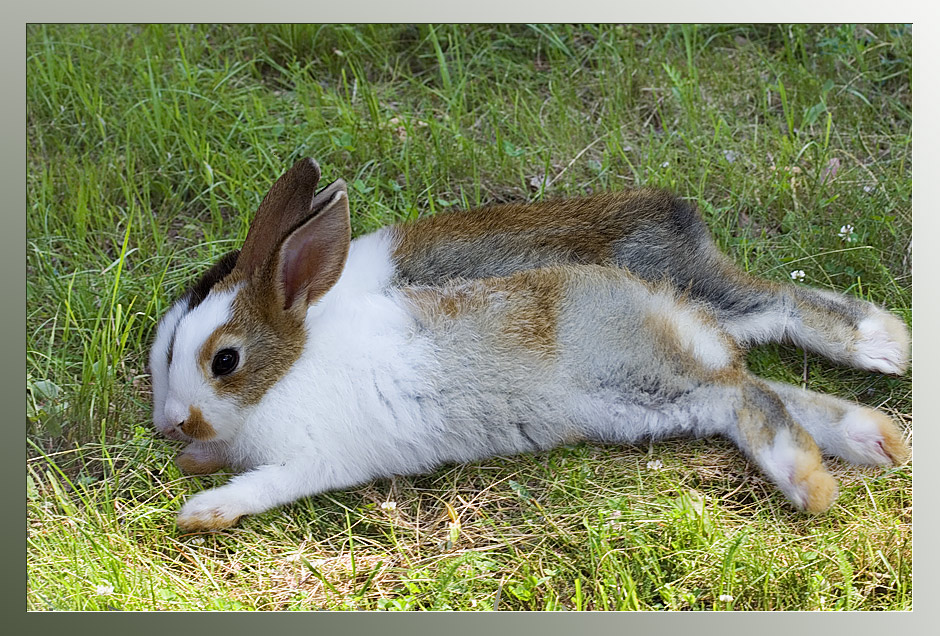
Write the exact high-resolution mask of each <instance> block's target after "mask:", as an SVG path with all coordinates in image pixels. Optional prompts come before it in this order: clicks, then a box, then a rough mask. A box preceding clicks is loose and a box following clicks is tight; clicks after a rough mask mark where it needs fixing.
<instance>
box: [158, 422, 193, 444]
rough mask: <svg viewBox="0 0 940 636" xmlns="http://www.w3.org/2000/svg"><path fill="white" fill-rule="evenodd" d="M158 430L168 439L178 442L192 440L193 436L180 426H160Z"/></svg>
mask: <svg viewBox="0 0 940 636" xmlns="http://www.w3.org/2000/svg"><path fill="white" fill-rule="evenodd" d="M157 431H158V432H159V433H160V434H161V435H163V436H164V437H166V438H167V439H172V440H176V441H177V442H191V441H192V438H191V437H189V436H188V435H186V434H185V433H184V432H183V431H181V430H180V427H179V426H158V427H157Z"/></svg>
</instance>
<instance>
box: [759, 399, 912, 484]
mask: <svg viewBox="0 0 940 636" xmlns="http://www.w3.org/2000/svg"><path fill="white" fill-rule="evenodd" d="M765 383H766V384H767V386H768V387H770V388H771V389H772V390H773V391H774V392H775V393H776V394H777V395H778V396H779V397H780V399H781V400H783V403H784V404H785V405H786V408H787V411H788V412H789V413H790V415H791V416H793V419H795V420H796V421H797V422H798V423H799V424H800V426H802V427H803V428H804V429H806V430H807V432H809V434H810V435H812V436H813V439H815V440H816V443H817V444H818V445H819V447H820V449H821V450H822V451H823V453H825V454H827V455H834V456H836V457H841V458H842V459H845V460H846V461H849V462H852V463H854V464H868V465H876V466H891V465H901V464H903V463H905V462H906V461H907V460H908V459H909V458H910V455H911V448H910V445H909V443H908V441H907V439H906V438H905V435H904V432H903V431H902V430H901V429H900V428H899V427H898V425H897V424H896V423H895V422H894V420H892V419H891V418H890V417H888V416H887V415H886V414H885V413H882V412H880V411H876V410H874V409H870V408H867V407H864V406H859V405H857V404H853V403H851V402H848V401H846V400H842V399H839V398H837V397H833V396H831V395H825V394H823V393H817V392H815V391H808V390H805V389H801V388H800V387H797V386H793V385H792V384H785V383H782V382H772V381H765Z"/></svg>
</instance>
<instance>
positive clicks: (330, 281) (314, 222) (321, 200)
mask: <svg viewBox="0 0 940 636" xmlns="http://www.w3.org/2000/svg"><path fill="white" fill-rule="evenodd" d="M313 203H314V206H313V207H314V208H315V211H314V216H313V218H311V219H309V220H308V221H306V222H304V223H303V224H302V225H300V227H298V228H297V229H295V230H294V231H292V232H291V233H290V234H289V235H288V236H287V238H286V239H284V243H283V244H282V245H281V249H280V252H279V257H278V264H277V274H276V276H277V278H278V282H279V283H280V284H279V287H280V288H281V291H282V292H283V301H284V305H283V308H284V309H285V310H287V311H294V310H296V311H299V312H301V313H306V311H307V307H308V306H309V305H310V303H312V302H313V301H315V300H317V299H318V298H320V297H321V296H322V295H323V294H325V293H326V292H327V291H328V290H329V289H330V288H331V287H332V286H333V285H334V284H336V281H337V280H339V276H340V274H341V273H342V272H343V266H344V265H345V264H346V256H347V255H348V253H349V241H350V235H351V230H350V225H349V197H348V195H347V193H346V183H345V182H344V181H343V180H342V179H340V180H337V181H334V182H333V183H331V184H330V185H329V186H327V187H326V188H324V189H323V191H322V192H320V193H319V194H317V195H316V197H315V199H314V202H313Z"/></svg>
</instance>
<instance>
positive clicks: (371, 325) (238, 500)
mask: <svg viewBox="0 0 940 636" xmlns="http://www.w3.org/2000/svg"><path fill="white" fill-rule="evenodd" d="M319 177H320V170H319V168H318V166H317V164H316V163H315V162H313V161H312V160H308V159H304V160H301V161H299V162H298V163H296V164H295V165H294V166H293V167H292V168H291V169H290V170H289V171H288V172H287V173H286V174H284V175H283V176H282V177H281V178H280V179H279V180H278V181H277V182H276V183H275V184H274V186H273V187H272V189H271V191H270V192H269V193H268V194H267V196H266V197H265V198H264V201H263V202H262V204H261V206H260V208H259V210H258V212H257V214H256V216H255V219H254V221H253V223H252V225H251V228H250V229H249V232H248V236H247V238H246V240H245V244H244V246H243V248H242V250H241V252H240V253H239V252H233V253H231V254H229V255H227V256H225V257H223V258H222V259H221V260H220V261H219V262H218V263H217V264H216V265H215V266H213V267H212V268H211V269H210V270H209V271H208V272H207V273H206V274H205V275H204V276H203V277H202V278H201V279H200V280H199V281H198V282H197V283H196V284H195V285H194V287H193V288H192V289H190V290H189V291H188V292H187V293H186V294H184V296H183V297H182V298H180V299H179V300H178V301H176V303H175V304H174V305H173V306H172V307H171V308H170V310H169V311H168V312H167V314H166V315H165V316H164V317H163V319H162V320H161V321H160V323H159V325H158V328H157V335H156V339H155V342H154V345H153V348H152V351H151V356H150V367H151V372H152V376H153V390H154V423H155V425H156V428H157V429H158V430H159V431H160V432H162V433H164V434H165V435H167V436H169V437H172V438H175V439H183V440H187V441H190V444H189V445H188V446H187V447H186V448H185V449H184V450H183V452H182V453H181V455H180V456H179V458H178V463H179V465H180V466H181V467H182V468H183V469H184V470H186V471H188V472H192V473H208V472H214V471H216V470H219V469H220V468H222V467H223V466H230V467H233V468H235V469H237V470H240V471H243V473H242V474H240V475H238V476H237V477H235V478H233V479H232V480H231V481H230V482H229V483H228V484H226V485H224V486H222V487H220V488H214V489H212V490H208V491H205V492H202V493H199V494H198V495H196V496H194V497H192V498H191V499H190V500H189V501H187V502H186V504H185V505H184V506H183V508H182V509H181V510H180V512H179V516H178V519H177V521H178V524H179V526H180V528H181V529H183V530H199V529H219V528H226V527H229V526H231V525H233V524H234V523H235V522H236V521H237V520H238V519H239V518H240V517H241V516H243V515H248V514H254V513H259V512H262V511H264V510H267V509H269V508H272V507H274V506H278V505H281V504H286V503H288V502H291V501H294V500H296V499H298V498H301V497H305V496H308V495H312V494H316V493H320V492H323V491H327V490H333V489H340V488H347V487H350V486H354V485H357V484H361V483H363V482H366V481H368V480H371V479H373V478H377V477H387V476H391V475H395V474H414V473H419V472H423V471H427V470H429V469H432V468H434V467H435V466H438V465H440V464H443V463H446V462H469V461H474V460H478V459H481V458H485V457H489V456H493V455H506V454H512V453H519V452H525V451H533V450H540V449H547V448H551V447H553V446H556V445H559V444H563V443H568V442H573V441H577V440H595V441H601V442H628V443H629V442H636V441H639V440H644V439H658V438H664V437H672V436H680V435H685V436H689V435H691V436H709V435H716V434H720V435H724V436H726V437H728V438H730V439H732V440H733V441H734V442H735V443H736V444H737V445H738V446H739V447H740V448H741V449H742V450H743V451H744V452H745V453H746V454H747V456H748V457H749V458H751V459H752V460H753V461H754V462H755V463H756V464H758V465H759V466H760V467H761V468H762V469H763V471H764V472H765V474H766V475H767V476H768V477H769V478H770V479H771V480H772V481H773V482H774V483H775V484H777V486H778V487H779V488H780V489H781V490H782V491H783V492H784V493H785V494H786V496H787V497H788V498H789V499H790V500H791V501H792V502H793V503H794V504H795V505H796V506H797V507H799V508H801V509H805V510H808V511H811V512H820V511H823V510H826V509H827V508H828V507H829V506H830V504H831V503H832V501H833V500H834V498H835V496H836V494H837V487H836V483H835V480H834V479H833V478H832V476H831V475H830V474H829V473H828V472H827V471H826V469H825V468H824V467H823V465H822V463H821V456H820V451H822V452H823V453H827V454H830V455H835V456H838V457H842V458H844V459H846V460H848V461H850V462H855V463H862V464H883V465H890V464H896V463H901V462H904V461H906V460H907V458H908V456H909V453H910V449H909V446H908V444H907V442H906V440H905V439H904V437H903V436H902V434H901V431H900V430H899V429H898V427H897V426H896V425H895V424H894V422H893V421H892V420H891V419H890V418H888V417H887V416H886V415H884V414H882V413H880V412H878V411H875V410H872V409H868V408H865V407H861V406H858V405H856V404H852V403H850V402H847V401H844V400H840V399H837V398H834V397H829V396H827V395H822V394H818V393H813V392H810V391H805V390H802V389H800V388H798V387H795V386H791V385H787V384H781V383H777V382H770V381H766V380H762V379H760V378H758V377H756V376H754V375H752V374H751V373H749V372H748V370H747V369H746V367H745V364H744V358H743V354H742V351H743V348H744V347H746V346H747V345H749V344H752V343H758V342H769V341H789V342H793V343H796V344H798V345H800V346H802V347H805V348H807V349H810V350H812V351H815V352H818V353H820V354H822V355H825V356H827V357H829V358H831V359H833V360H836V361H839V362H843V363H847V364H850V365H852V366H856V367H859V368H863V369H871V370H876V371H882V372H887V373H902V372H903V371H905V369H906V367H907V362H908V355H909V342H910V341H909V337H908V332H907V329H906V327H905V326H904V324H903V323H902V322H901V321H899V320H898V319H896V318H894V317H892V316H891V315H890V314H888V313H887V312H885V311H883V310H881V309H878V308H876V307H875V306H874V305H872V304H870V303H865V302H860V301H857V300H853V299H850V298H847V297H844V296H841V295H838V294H834V293H830V292H824V291H818V290H812V289H807V288H804V287H798V286H796V285H779V284H776V283H771V282H768V281H763V280H759V279H755V278H752V277H750V276H748V275H746V274H744V273H743V272H741V271H739V270H738V269H736V268H735V267H734V266H733V264H732V263H731V261H730V260H729V259H727V258H726V257H724V256H723V255H721V254H720V253H719V252H718V251H717V249H716V248H715V246H714V244H713V242H712V240H711V238H710V235H709V233H708V231H707V229H706V227H705V225H704V223H703V221H702V220H701V218H700V217H699V216H698V213H697V212H696V210H695V208H694V207H693V206H692V205H691V204H689V203H687V202H685V201H682V200H680V199H678V198H676V197H674V196H672V195H669V194H666V193H664V192H661V191H658V190H636V191H629V192H621V193H612V194H603V195H599V196H594V197H590V198H582V199H571V200H563V201H551V202H546V203H539V204H525V205H503V206H494V207H489V208H484V209H481V210H470V211H464V212H457V213H451V214H441V215H437V216H433V217H430V218H426V219H423V220H420V221H418V222H416V223H412V224H407V225H401V226H393V227H387V228H384V229H381V230H379V231H377V232H374V233H372V234H368V235H366V236H362V237H360V238H357V239H356V240H354V241H350V223H349V205H348V198H347V193H346V186H345V184H344V183H343V181H335V182H333V183H331V184H330V185H328V186H327V187H325V188H324V189H323V190H321V191H320V192H317V191H316V187H317V183H318V181H319Z"/></svg>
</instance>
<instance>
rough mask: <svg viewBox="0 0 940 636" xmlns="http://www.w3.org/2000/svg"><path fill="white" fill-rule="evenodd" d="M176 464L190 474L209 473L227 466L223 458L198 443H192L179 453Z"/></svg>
mask: <svg viewBox="0 0 940 636" xmlns="http://www.w3.org/2000/svg"><path fill="white" fill-rule="evenodd" d="M176 465H177V466H179V467H180V470H182V471H183V472H184V473H187V474H189V475H209V474H211V473H215V472H218V471H220V470H222V469H223V468H225V462H224V461H223V460H222V458H220V457H218V456H216V455H213V454H212V453H210V452H209V451H208V450H206V449H205V448H204V447H202V446H201V445H196V444H190V445H189V446H187V447H186V448H184V449H183V452H182V453H180V454H179V455H177V457H176Z"/></svg>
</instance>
